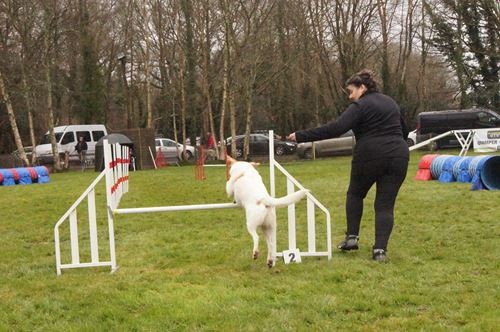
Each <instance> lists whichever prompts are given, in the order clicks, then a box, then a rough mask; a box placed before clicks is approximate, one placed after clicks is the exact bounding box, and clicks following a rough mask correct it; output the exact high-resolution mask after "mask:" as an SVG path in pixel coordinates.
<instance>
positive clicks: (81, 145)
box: [75, 136, 88, 172]
mask: <svg viewBox="0 0 500 332" xmlns="http://www.w3.org/2000/svg"><path fill="white" fill-rule="evenodd" d="M75 149H76V152H78V157H79V158H80V164H81V166H82V172H83V171H84V170H85V156H86V154H87V149H88V146H87V142H85V139H84V138H83V136H80V137H79V138H78V143H77V144H76V146H75Z"/></svg>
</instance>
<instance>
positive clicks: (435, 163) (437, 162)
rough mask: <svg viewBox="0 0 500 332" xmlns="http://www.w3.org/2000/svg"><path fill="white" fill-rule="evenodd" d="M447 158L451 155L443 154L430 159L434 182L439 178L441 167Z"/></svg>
mask: <svg viewBox="0 0 500 332" xmlns="http://www.w3.org/2000/svg"><path fill="white" fill-rule="evenodd" d="M448 157H451V155H448V154H443V155H440V156H437V157H436V158H434V159H432V163H431V175H432V178H433V179H434V180H437V179H439V176H440V175H441V172H442V171H443V165H444V162H445V161H446V159H447V158H448Z"/></svg>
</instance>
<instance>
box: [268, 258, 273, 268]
mask: <svg viewBox="0 0 500 332" xmlns="http://www.w3.org/2000/svg"><path fill="white" fill-rule="evenodd" d="M267 266H268V267H269V268H272V267H273V266H274V261H273V260H272V259H268V260H267Z"/></svg>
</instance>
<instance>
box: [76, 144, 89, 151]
mask: <svg viewBox="0 0 500 332" xmlns="http://www.w3.org/2000/svg"><path fill="white" fill-rule="evenodd" d="M75 149H76V151H77V152H78V153H80V152H82V151H87V149H88V146H87V142H85V141H83V142H80V141H78V143H77V144H76V145H75Z"/></svg>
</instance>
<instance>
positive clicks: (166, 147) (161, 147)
mask: <svg viewBox="0 0 500 332" xmlns="http://www.w3.org/2000/svg"><path fill="white" fill-rule="evenodd" d="M155 145H156V153H160V152H161V153H163V156H164V157H165V158H169V159H170V158H174V159H175V156H176V155H177V158H178V159H179V160H190V159H192V158H193V157H194V154H195V151H194V147H193V146H191V145H186V154H185V156H184V158H182V144H180V143H178V144H176V143H175V141H174V140H171V139H169V138H155Z"/></svg>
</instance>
